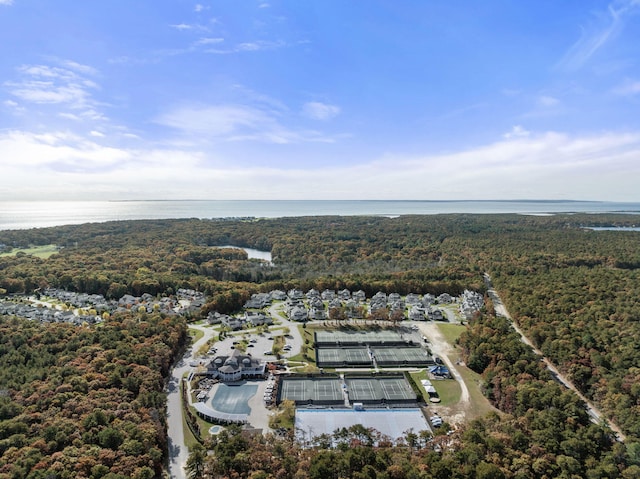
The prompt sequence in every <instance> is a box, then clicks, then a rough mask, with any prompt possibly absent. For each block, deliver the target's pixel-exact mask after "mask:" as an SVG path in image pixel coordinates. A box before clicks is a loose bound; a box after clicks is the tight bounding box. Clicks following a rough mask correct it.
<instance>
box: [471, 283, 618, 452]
mask: <svg viewBox="0 0 640 479" xmlns="http://www.w3.org/2000/svg"><path fill="white" fill-rule="evenodd" d="M484 281H485V284H486V285H487V293H488V294H489V297H490V298H491V300H492V301H493V306H494V308H495V310H496V314H497V315H498V316H503V317H505V318H507V319H508V320H509V321H510V322H511V325H512V326H513V329H514V330H515V331H516V332H517V333H518V334H519V335H520V339H521V340H522V342H523V343H525V344H526V345H528V346H530V347H531V349H533V351H534V352H535V353H536V354H537V355H538V356H540V357H541V358H542V361H544V363H545V365H546V366H547V369H548V370H549V371H551V373H552V374H553V375H554V376H555V378H556V379H557V380H558V382H560V383H561V384H562V385H563V386H564V387H566V388H568V389H571V390H572V391H573V392H575V393H576V394H577V395H578V397H579V398H580V399H581V400H582V401H584V403H585V405H586V408H587V414H589V417H590V418H591V421H592V422H594V423H596V424H599V423H601V422H602V421H605V422H606V423H607V425H608V426H609V428H610V429H611V430H612V431H613V432H614V433H615V436H616V439H617V440H618V441H620V442H624V440H625V435H624V434H623V433H622V431H621V430H620V428H619V427H618V426H617V425H616V424H614V423H612V422H611V421H610V420H608V419H605V417H604V415H603V414H602V412H601V411H600V410H599V409H598V408H597V407H596V406H594V405H593V404H592V403H591V402H590V401H589V400H588V399H587V398H586V397H585V396H584V395H583V394H582V393H581V392H580V391H578V388H576V387H575V385H574V384H573V383H572V382H571V381H570V380H569V379H568V378H567V377H566V376H565V375H563V374H562V373H561V372H560V371H558V368H557V367H556V366H555V364H553V363H552V362H551V361H550V360H549V358H547V357H546V356H544V354H542V351H540V350H539V349H538V348H536V347H535V346H534V345H533V343H532V342H531V340H529V338H527V336H525V334H524V332H523V331H522V330H521V329H520V328H519V327H518V325H517V324H516V322H515V321H514V320H513V319H512V318H511V315H510V314H509V311H507V308H506V306H505V305H504V303H503V302H502V300H501V299H500V296H499V295H498V292H497V291H496V290H495V289H493V285H492V284H491V277H490V276H489V275H488V274H487V273H485V274H484Z"/></svg>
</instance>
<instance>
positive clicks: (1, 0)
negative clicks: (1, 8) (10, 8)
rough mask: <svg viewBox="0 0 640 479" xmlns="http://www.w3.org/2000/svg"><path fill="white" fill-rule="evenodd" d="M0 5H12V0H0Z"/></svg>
mask: <svg viewBox="0 0 640 479" xmlns="http://www.w3.org/2000/svg"><path fill="white" fill-rule="evenodd" d="M0 5H13V0H0Z"/></svg>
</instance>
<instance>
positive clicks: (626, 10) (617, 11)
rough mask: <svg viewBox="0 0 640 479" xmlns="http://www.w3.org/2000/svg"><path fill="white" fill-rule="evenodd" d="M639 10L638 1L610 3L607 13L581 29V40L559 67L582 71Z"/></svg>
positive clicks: (596, 16) (569, 51) (620, 0)
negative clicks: (629, 16) (626, 19)
mask: <svg viewBox="0 0 640 479" xmlns="http://www.w3.org/2000/svg"><path fill="white" fill-rule="evenodd" d="M639 8H640V1H638V0H616V1H613V2H611V3H609V5H608V6H607V10H606V12H604V11H600V12H597V13H596V15H595V18H593V19H592V21H591V23H590V24H589V25H587V26H583V27H582V28H581V30H582V32H581V35H580V38H579V39H578V40H577V41H576V42H575V43H574V44H573V45H572V46H571V47H570V48H569V50H568V51H567V52H566V53H565V55H564V57H563V58H562V59H561V60H560V62H559V63H558V65H557V66H558V67H559V68H561V69H565V70H578V69H580V68H581V67H582V66H583V65H585V64H586V63H587V62H588V61H589V60H590V59H591V57H592V56H593V55H594V54H595V53H596V52H598V51H599V50H600V49H601V48H603V47H604V46H605V45H606V44H607V43H608V42H609V41H611V40H612V39H613V38H614V37H615V35H616V34H618V33H619V32H620V31H621V30H622V28H623V26H624V20H625V17H626V16H628V15H629V14H630V13H632V12H634V11H637V10H638V9H639Z"/></svg>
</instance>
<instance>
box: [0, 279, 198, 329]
mask: <svg viewBox="0 0 640 479" xmlns="http://www.w3.org/2000/svg"><path fill="white" fill-rule="evenodd" d="M204 304H205V295H204V293H201V292H199V291H195V290H192V289H179V290H178V291H177V293H176V295H175V297H162V298H158V297H156V296H152V295H150V294H148V293H144V294H143V295H142V296H132V295H130V294H125V295H124V296H122V297H121V298H120V299H119V300H117V301H116V300H112V299H111V300H109V299H106V298H105V297H104V296H102V295H101V294H87V293H76V292H73V291H65V290H62V289H56V288H46V289H43V290H42V291H39V292H38V294H37V296H36V297H27V296H11V297H10V298H9V299H8V300H5V301H0V315H7V316H18V317H21V318H26V319H30V320H33V321H41V322H43V323H73V324H83V323H89V324H94V323H98V322H100V321H102V314H104V313H108V314H113V313H119V312H126V311H135V312H146V313H154V312H161V313H165V314H188V313H192V314H195V313H197V312H199V311H200V308H202V306H204Z"/></svg>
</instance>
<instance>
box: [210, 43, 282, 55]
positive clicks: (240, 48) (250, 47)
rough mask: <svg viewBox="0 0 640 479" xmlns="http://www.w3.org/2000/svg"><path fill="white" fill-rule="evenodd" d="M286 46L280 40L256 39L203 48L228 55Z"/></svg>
mask: <svg viewBox="0 0 640 479" xmlns="http://www.w3.org/2000/svg"><path fill="white" fill-rule="evenodd" d="M285 46H287V43H286V42H285V41H282V40H256V41H252V42H242V43H237V44H235V45H234V46H232V47H230V48H211V49H208V50H205V52H206V53H216V54H220V55H228V54H231V53H240V52H259V51H264V50H276V49H278V48H282V47H285Z"/></svg>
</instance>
